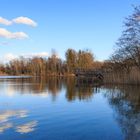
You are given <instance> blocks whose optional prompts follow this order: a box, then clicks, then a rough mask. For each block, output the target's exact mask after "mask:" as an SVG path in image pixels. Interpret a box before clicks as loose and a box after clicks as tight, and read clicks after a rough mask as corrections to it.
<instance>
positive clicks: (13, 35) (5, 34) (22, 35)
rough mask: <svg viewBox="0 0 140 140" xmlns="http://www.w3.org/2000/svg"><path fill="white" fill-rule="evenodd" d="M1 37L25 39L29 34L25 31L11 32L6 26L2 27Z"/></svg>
mask: <svg viewBox="0 0 140 140" xmlns="http://www.w3.org/2000/svg"><path fill="white" fill-rule="evenodd" d="M0 37H3V38H8V39H25V38H28V35H27V34H25V33H24V32H10V31H8V30H6V29H5V28H0Z"/></svg>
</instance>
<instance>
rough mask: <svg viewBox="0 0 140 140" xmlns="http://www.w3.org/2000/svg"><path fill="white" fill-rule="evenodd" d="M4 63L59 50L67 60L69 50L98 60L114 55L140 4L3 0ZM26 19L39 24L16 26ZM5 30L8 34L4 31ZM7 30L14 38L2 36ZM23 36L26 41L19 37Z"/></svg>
mask: <svg viewBox="0 0 140 140" xmlns="http://www.w3.org/2000/svg"><path fill="white" fill-rule="evenodd" d="M0 3H1V4H0V17H1V18H4V19H7V20H8V21H10V22H12V23H11V24H10V25H5V24H0V29H2V30H0V54H1V55H0V59H1V60H2V61H3V58H6V57H7V56H9V57H12V56H18V55H30V54H45V53H46V54H47V53H48V54H50V53H51V51H52V49H55V50H56V52H57V53H58V54H59V56H60V57H62V58H63V59H64V57H65V51H66V50H67V49H68V48H73V49H75V50H79V49H90V50H91V51H92V52H93V53H94V54H95V56H96V59H98V60H105V59H107V58H108V57H109V55H110V54H111V53H112V51H113V46H114V45H115V42H116V41H117V39H118V38H119V37H120V35H121V32H122V30H123V21H124V18H125V17H127V16H128V15H130V14H131V13H132V12H133V7H132V5H139V3H140V2H139V0H0ZM19 17H26V18H28V19H31V20H32V21H33V22H35V23H36V24H37V26H35V27H33V26H32V25H31V24H25V23H20V24H19V23H18V22H13V21H14V19H18V18H19ZM3 29H4V31H3ZM5 30H6V31H8V33H9V32H10V35H14V36H10V37H5V34H4V35H3V34H2V35H1V32H2V33H3V32H4V33H5ZM15 32H16V33H17V34H16V35H19V32H22V33H25V35H27V36H25V35H23V34H22V35H21V34H20V36H21V37H23V38H22V39H20V38H18V37H17V36H16V37H15V34H13V33H15Z"/></svg>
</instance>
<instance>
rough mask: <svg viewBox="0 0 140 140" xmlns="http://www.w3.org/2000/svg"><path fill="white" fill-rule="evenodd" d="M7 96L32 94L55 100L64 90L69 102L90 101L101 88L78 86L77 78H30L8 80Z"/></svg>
mask: <svg viewBox="0 0 140 140" xmlns="http://www.w3.org/2000/svg"><path fill="white" fill-rule="evenodd" d="M1 83H3V81H2V82H1ZM6 86H7V92H6V93H7V94H8V95H9V96H13V95H14V94H15V93H18V94H32V95H36V96H42V97H47V96H48V95H51V96H52V97H53V100H55V99H56V98H57V95H58V94H59V93H61V90H62V89H64V90H65V92H66V99H67V100H68V101H73V100H75V99H78V100H89V99H91V98H92V97H93V94H94V93H97V92H99V91H98V90H99V88H97V87H93V86H88V85H80V86H76V81H75V78H62V77H59V78H58V77H46V78H39V77H37V78H28V79H14V80H12V79H9V80H6Z"/></svg>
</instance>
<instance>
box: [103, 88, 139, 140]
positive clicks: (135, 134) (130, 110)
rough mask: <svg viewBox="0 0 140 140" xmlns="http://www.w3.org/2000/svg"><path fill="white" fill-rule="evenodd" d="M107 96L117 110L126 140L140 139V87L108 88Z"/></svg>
mask: <svg viewBox="0 0 140 140" xmlns="http://www.w3.org/2000/svg"><path fill="white" fill-rule="evenodd" d="M105 89H107V90H106V93H105V96H106V97H107V98H108V100H109V103H110V105H111V106H112V108H113V110H115V119H116V120H117V122H118V123H119V125H120V128H121V129H122V132H123V134H124V136H125V140H139V139H140V87H137V86H115V87H111V86H106V87H105Z"/></svg>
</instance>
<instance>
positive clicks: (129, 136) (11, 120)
mask: <svg viewBox="0 0 140 140" xmlns="http://www.w3.org/2000/svg"><path fill="white" fill-rule="evenodd" d="M31 139H32V140H140V87H138V86H117V85H115V86H113V85H112V86H111V85H106V86H105V85H104V86H96V87H94V86H91V85H77V84H76V81H75V79H73V78H67V79H66V78H61V79H60V78H46V79H39V78H27V77H26V78H19V77H18V78H17V77H16V78H14V77H13V78H12V77H10V78H7V79H5V78H4V77H3V78H0V140H31Z"/></svg>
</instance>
